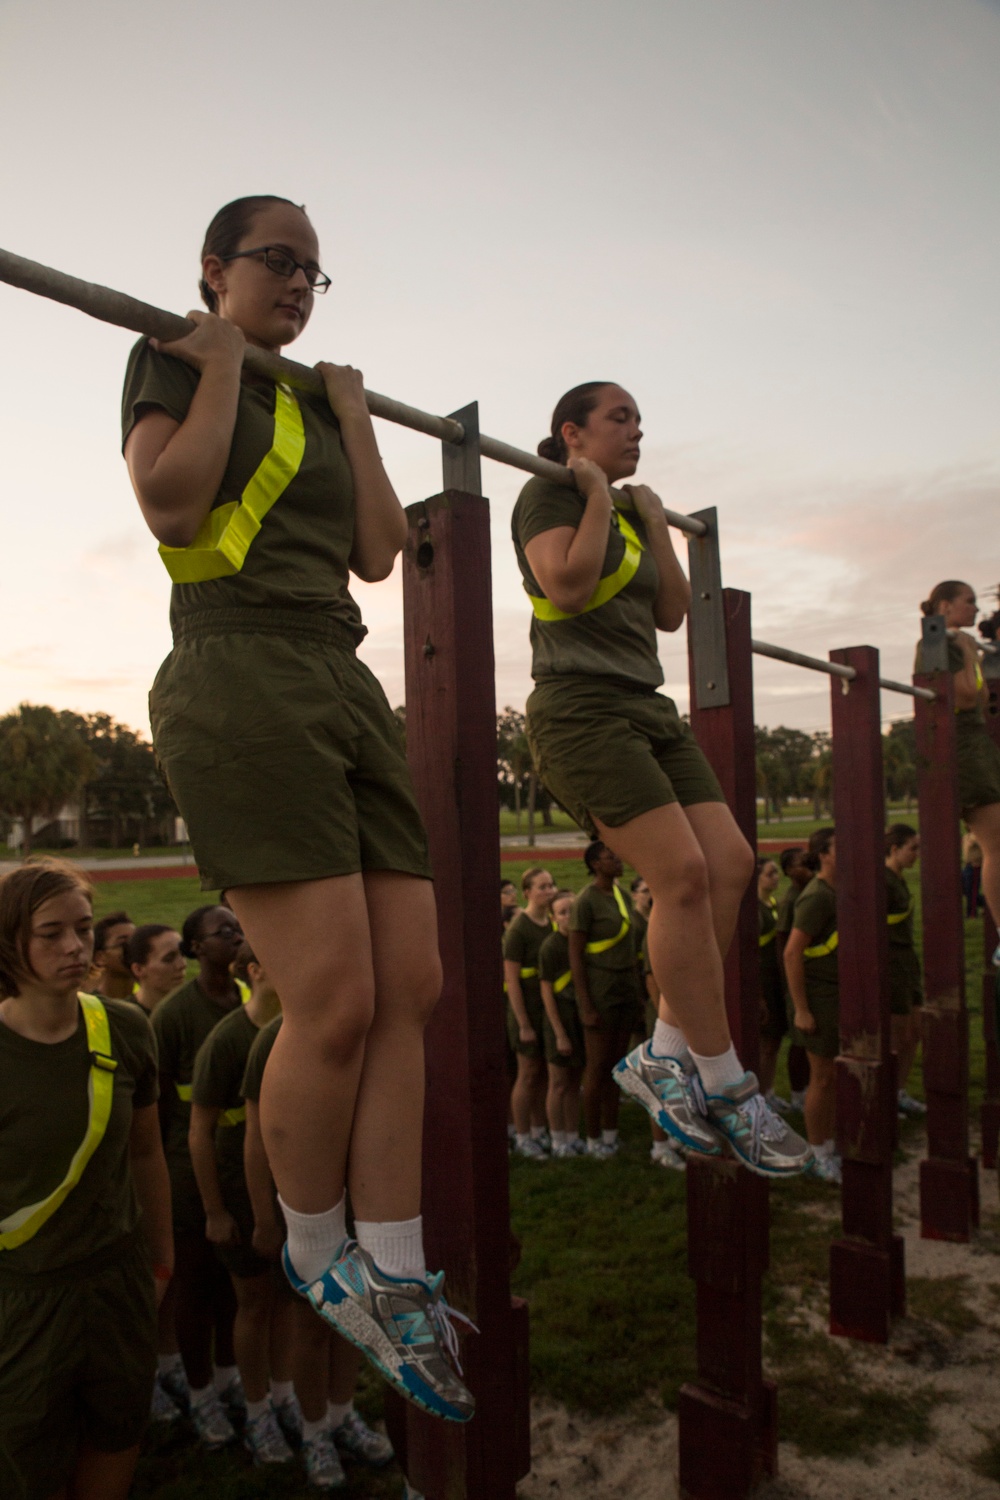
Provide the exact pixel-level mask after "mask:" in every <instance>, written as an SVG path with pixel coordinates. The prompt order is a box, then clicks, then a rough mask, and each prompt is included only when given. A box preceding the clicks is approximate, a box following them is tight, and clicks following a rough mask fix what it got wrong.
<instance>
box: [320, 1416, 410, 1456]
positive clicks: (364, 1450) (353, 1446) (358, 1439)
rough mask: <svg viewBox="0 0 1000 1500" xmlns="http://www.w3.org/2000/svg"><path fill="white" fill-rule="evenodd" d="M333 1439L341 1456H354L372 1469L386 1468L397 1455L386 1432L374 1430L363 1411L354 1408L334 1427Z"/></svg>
mask: <svg viewBox="0 0 1000 1500" xmlns="http://www.w3.org/2000/svg"><path fill="white" fill-rule="evenodd" d="M333 1441H334V1443H335V1445H336V1448H337V1451H338V1453H339V1454H340V1456H341V1458H353V1459H354V1461H355V1462H356V1463H359V1464H367V1465H368V1466H369V1468H372V1469H381V1468H384V1467H385V1465H386V1464H388V1463H391V1462H392V1460H393V1458H394V1457H395V1454H394V1453H393V1451H392V1444H391V1443H390V1441H389V1439H388V1438H387V1437H386V1436H385V1434H384V1433H381V1432H373V1431H372V1429H371V1428H370V1427H369V1426H368V1423H367V1422H366V1421H365V1419H364V1417H363V1416H362V1415H361V1413H360V1412H356V1411H354V1410H353V1408H352V1409H351V1411H349V1412H348V1413H347V1416H346V1417H345V1418H344V1420H343V1421H342V1422H341V1423H340V1425H339V1426H338V1427H335V1428H334V1429H333Z"/></svg>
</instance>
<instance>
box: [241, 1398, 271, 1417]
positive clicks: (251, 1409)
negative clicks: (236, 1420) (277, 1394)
mask: <svg viewBox="0 0 1000 1500" xmlns="http://www.w3.org/2000/svg"><path fill="white" fill-rule="evenodd" d="M270 1405H271V1398H270V1397H269V1396H265V1397H264V1399H263V1401H248V1402H247V1421H248V1422H256V1420H257V1418H258V1417H262V1416H263V1415H264V1413H265V1412H266V1411H267V1409H268V1407H269V1406H270Z"/></svg>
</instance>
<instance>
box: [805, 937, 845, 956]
mask: <svg viewBox="0 0 1000 1500" xmlns="http://www.w3.org/2000/svg"><path fill="white" fill-rule="evenodd" d="M838 942H839V935H838V934H837V933H836V932H835V933H833V934H832V935H831V936H830V937H828V938H827V940H826V942H825V943H817V944H816V946H815V948H804V949H803V950H802V957H803V958H825V957H826V955H827V954H828V953H832V952H833V950H834V949H835V948H836V946H837V943H838Z"/></svg>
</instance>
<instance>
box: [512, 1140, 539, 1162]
mask: <svg viewBox="0 0 1000 1500" xmlns="http://www.w3.org/2000/svg"><path fill="white" fill-rule="evenodd" d="M514 1155H515V1156H523V1157H524V1159H525V1161H544V1160H545V1147H544V1146H543V1145H542V1144H541V1142H540V1141H536V1140H534V1139H533V1138H532V1137H531V1136H530V1135H529V1136H528V1137H527V1139H526V1140H523V1141H518V1142H517V1144H516V1146H515V1147H514Z"/></svg>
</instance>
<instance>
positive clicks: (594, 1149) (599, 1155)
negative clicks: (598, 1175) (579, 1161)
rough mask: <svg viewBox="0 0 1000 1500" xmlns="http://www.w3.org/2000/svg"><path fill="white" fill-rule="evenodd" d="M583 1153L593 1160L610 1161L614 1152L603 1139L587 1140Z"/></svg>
mask: <svg viewBox="0 0 1000 1500" xmlns="http://www.w3.org/2000/svg"><path fill="white" fill-rule="evenodd" d="M583 1154H584V1156H589V1157H592V1158H593V1160H594V1161H610V1160H611V1158H612V1157H613V1156H614V1154H615V1153H614V1152H613V1151H612V1149H611V1147H610V1146H606V1145H605V1144H604V1142H603V1141H588V1142H587V1144H586V1146H585V1148H584V1153H583Z"/></svg>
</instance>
